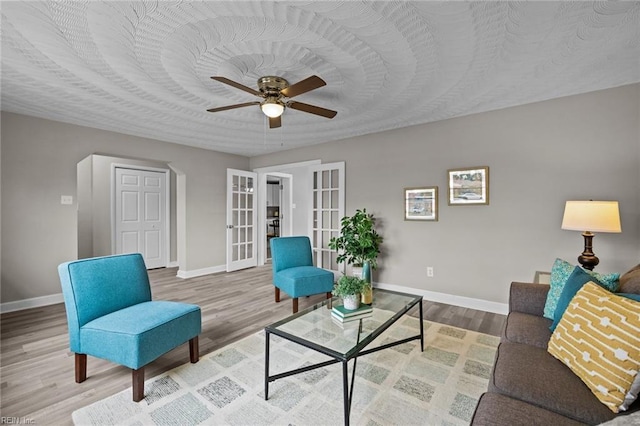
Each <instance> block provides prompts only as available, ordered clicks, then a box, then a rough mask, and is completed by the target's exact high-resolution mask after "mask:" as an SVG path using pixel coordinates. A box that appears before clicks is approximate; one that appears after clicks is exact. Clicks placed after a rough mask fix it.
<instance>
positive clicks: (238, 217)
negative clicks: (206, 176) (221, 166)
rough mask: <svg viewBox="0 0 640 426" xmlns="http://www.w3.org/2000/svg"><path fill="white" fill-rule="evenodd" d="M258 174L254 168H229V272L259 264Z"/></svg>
mask: <svg viewBox="0 0 640 426" xmlns="http://www.w3.org/2000/svg"><path fill="white" fill-rule="evenodd" d="M257 176H258V175H257V174H256V173H253V172H247V171H244V170H234V169H227V272H231V271H236V270H238V269H244V268H250V267H252V266H256V265H257V264H258V259H257V256H256V242H257V240H256V230H257V227H256V198H257V197H256V196H257V194H256V189H257V185H256V183H257Z"/></svg>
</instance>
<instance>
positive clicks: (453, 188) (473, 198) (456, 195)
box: [449, 167, 489, 206]
mask: <svg viewBox="0 0 640 426" xmlns="http://www.w3.org/2000/svg"><path fill="white" fill-rule="evenodd" d="M467 204H489V167H468V168H465V169H452V170H449V205H450V206H458V205H460V206H461V205H467Z"/></svg>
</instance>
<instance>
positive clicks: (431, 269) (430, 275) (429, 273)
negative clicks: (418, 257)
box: [427, 266, 433, 277]
mask: <svg viewBox="0 0 640 426" xmlns="http://www.w3.org/2000/svg"><path fill="white" fill-rule="evenodd" d="M427 276H428V277H433V266H427Z"/></svg>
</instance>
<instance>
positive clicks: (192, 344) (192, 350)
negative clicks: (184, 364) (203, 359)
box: [189, 336, 200, 364]
mask: <svg viewBox="0 0 640 426" xmlns="http://www.w3.org/2000/svg"><path fill="white" fill-rule="evenodd" d="M189 358H190V360H191V363H192V364H195V363H196V362H198V360H199V359H200V349H199V348H198V336H196V337H194V338H193V339H191V340H189Z"/></svg>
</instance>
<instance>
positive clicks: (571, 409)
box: [489, 342, 615, 424]
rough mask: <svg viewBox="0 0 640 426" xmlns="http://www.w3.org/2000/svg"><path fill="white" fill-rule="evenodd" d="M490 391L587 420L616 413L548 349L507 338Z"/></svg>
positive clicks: (595, 420)
mask: <svg viewBox="0 0 640 426" xmlns="http://www.w3.org/2000/svg"><path fill="white" fill-rule="evenodd" d="M489 391H491V392H498V393H501V394H503V395H507V396H510V397H512V398H515V399H519V400H522V401H525V402H528V403H531V404H534V405H537V406H539V407H542V408H544V409H547V410H549V411H553V412H556V413H558V414H561V415H563V416H567V417H570V418H572V419H574V420H577V421H580V422H584V423H587V424H599V423H602V422H605V421H607V420H610V419H612V418H613V417H614V416H615V414H614V413H613V412H612V411H611V410H609V409H608V408H607V407H606V406H605V405H603V404H601V403H600V402H599V401H598V399H597V398H596V397H595V396H594V395H593V393H591V391H590V390H589V388H588V387H587V386H586V385H585V384H584V383H583V382H582V380H580V378H579V377H578V376H576V375H575V374H573V372H571V370H569V369H568V368H567V367H566V366H565V365H564V364H562V363H561V362H560V361H558V360H557V359H555V358H554V357H552V356H551V355H549V354H548V353H547V350H546V349H543V348H538V347H535V346H529V345H523V344H519V343H510V342H503V343H500V345H499V346H498V351H497V353H496V361H495V365H494V369H493V373H492V375H491V378H490V381H489Z"/></svg>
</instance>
